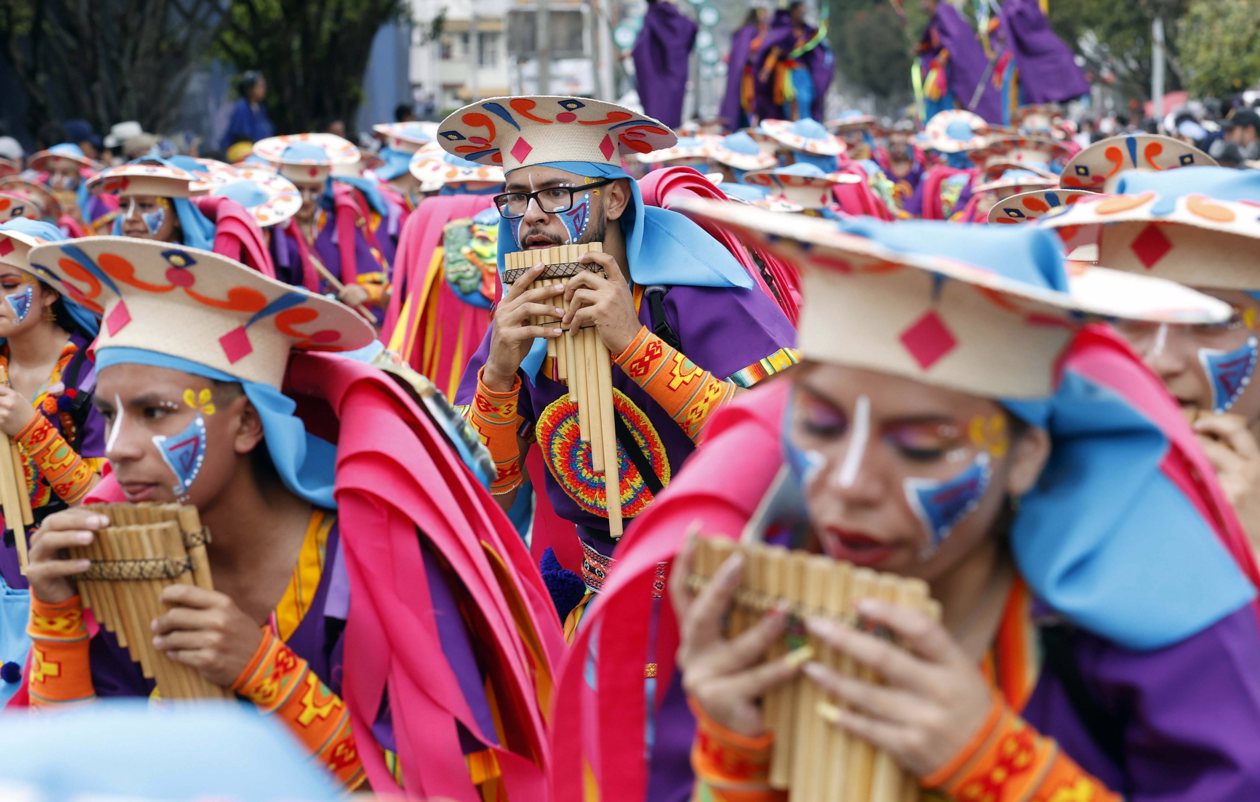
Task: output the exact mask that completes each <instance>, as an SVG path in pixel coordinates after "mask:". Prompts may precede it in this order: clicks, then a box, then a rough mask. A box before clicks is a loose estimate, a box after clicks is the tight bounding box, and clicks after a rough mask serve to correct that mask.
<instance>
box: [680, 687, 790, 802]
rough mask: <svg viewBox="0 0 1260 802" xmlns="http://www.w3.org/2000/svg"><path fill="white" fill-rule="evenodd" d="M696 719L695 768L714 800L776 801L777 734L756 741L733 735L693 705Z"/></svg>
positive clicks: (693, 754) (693, 746) (692, 708)
mask: <svg viewBox="0 0 1260 802" xmlns="http://www.w3.org/2000/svg"><path fill="white" fill-rule="evenodd" d="M689 704H690V705H691V710H692V713H693V714H694V715H695V717H696V739H695V742H694V743H693V744H692V747H691V766H692V768H693V769H694V770H695V773H696V778H697V780H698V781H699V782H700V783H703V784H704V786H705V788H706V790H707V792H708V796H709V798H712V799H714V800H730V802H734V800H754V799H756V800H763V799H764V800H772V799H779V798H786V796H783V797H780V796H776V795H775V794H778V793H780V792H775V791H773V790H772V789H771V788H770V785H769V780H770V759H771V755H772V750H773V748H774V734H773V733H770V732H767V733H765V734H763V735H760V736H758V737H755V738H750V737H748V736H746V735H741V734H739V733H737V732H733V731H731V730H729V729H727V728H726V727H723V726H722V725H721V724H718V723H717V722H716V721H714V720H713V719H711V718H710V717H709V716H708V715H707V714H706V713H705V712H704V711H703V710H701V709H700V707H699V706H698V705H696V704H695V703H694V702H689Z"/></svg>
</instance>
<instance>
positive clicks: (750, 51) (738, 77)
mask: <svg viewBox="0 0 1260 802" xmlns="http://www.w3.org/2000/svg"><path fill="white" fill-rule="evenodd" d="M766 15H767V10H766V9H764V8H754V9H752V10H751V11H749V12H748V18H747V19H745V20H744V24H743V25H742V26H740V28H739V30H737V31H735V33H734V34H732V35H731V50H730V52H729V53H728V54H727V57H726V94H725V95H724V96H723V97H722V108H721V111H720V113H719V115H718V116H719V118H720V119H721V121H722V125H723V127H725V128H726V130H727V131H738V130H740V129H741V128H746V127H748V126H749V125H751V124H752V114H753V101H754V93H755V87H754V81H755V78H756V74H757V72H756V64H757V62H758V57H759V56H760V54H761V45H762V42H763V41H764V40H765V38H766V33H767V31H768V30H769V28H768V26H767V24H766Z"/></svg>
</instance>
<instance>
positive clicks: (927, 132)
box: [923, 109, 989, 153]
mask: <svg viewBox="0 0 1260 802" xmlns="http://www.w3.org/2000/svg"><path fill="white" fill-rule="evenodd" d="M988 129H989V125H988V123H986V122H985V121H984V118H983V117H981V116H980V115H979V114H973V113H971V112H969V111H964V110H962V109H947V110H945V111H942V112H937V113H936V114H935V115H933V116H932V119H930V120H928V121H927V125H925V126H923V144H924V146H925V147H927V148H930V149H931V150H934V151H936V152H937V153H962V152H964V151H971V150H979V149H980V148H983V147H984V146H985V145H986V144H987V143H988V141H989V140H988V138H987V136H986V133H987V131H988Z"/></svg>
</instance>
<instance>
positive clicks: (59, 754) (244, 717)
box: [0, 699, 344, 802]
mask: <svg viewBox="0 0 1260 802" xmlns="http://www.w3.org/2000/svg"><path fill="white" fill-rule="evenodd" d="M251 707H252V705H248V704H231V703H224V702H220V703H217V704H216V703H209V702H206V703H202V704H189V705H178V706H168V705H152V704H150V702H149V700H148V699H144V700H139V699H133V700H125V701H123V700H108V701H106V700H101V701H97V702H93V703H92V704H91V705H87V706H84V707H76V708H74V709H73V710H62V711H58V712H57V714H56V715H43V716H21V715H18V716H0V740H3V743H4V754H5V759H4V760H3V761H0V785H3V786H5V788H6V790H8V789H12V790H13V791H14V792H15V795H16V797H20V798H23V799H27V798H29V799H35V800H70V799H88V798H96V799H117V800H121V799H133V800H134V799H153V800H157V799H161V800H166V801H167V802H192V800H204V799H222V800H233V802H281V800H304V802H336V801H337V800H341V799H343V798H344V797H343V796H342V794H341V792H340V791H339V790H338V789H337V788H336V787H335V786H334V784H333V782H332V779H331V777H330V775H329V774H328V773H327V772H326V771H325V770H324V769H323V767H322V766H320V765H318V764H317V763H315V762H313V761H312V760H311V757H310V755H309V754H307V753H306V751H305V750H304V749H303V748H302V747H301V745H300V744H299V743H298V741H297V740H295V739H294V738H293V736H291V735H290V734H289V733H288V732H287V731H286V729H285V727H284V725H283V724H282V723H280V722H279V721H277V720H276V719H275V718H274V717H269V716H261V715H259V714H258V713H257V712H256V711H255V710H252V709H250V708H251ZM66 755H74V763H73V768H71V767H70V766H68V765H67V763H66ZM139 761H143V768H142V769H141V768H139ZM24 787H25V788H29V789H30V794H29V796H28V795H27V794H23V793H21V789H23V788H24Z"/></svg>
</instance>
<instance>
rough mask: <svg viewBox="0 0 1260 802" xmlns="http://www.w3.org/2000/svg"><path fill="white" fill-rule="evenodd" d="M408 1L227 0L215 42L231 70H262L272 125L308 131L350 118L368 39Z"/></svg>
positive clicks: (399, 15)
mask: <svg viewBox="0 0 1260 802" xmlns="http://www.w3.org/2000/svg"><path fill="white" fill-rule="evenodd" d="M408 7H409V3H407V2H405V0H229V5H228V14H227V19H226V27H225V29H224V31H223V34H222V35H221V36H220V37H219V43H218V49H219V52H220V53H221V54H222V55H223V56H224V57H226V59H227V61H229V62H230V63H231V64H232V65H233V66H235V67H236V68H237V69H239V70H242V71H243V70H249V69H256V70H260V71H262V73H263V74H264V75H265V76H266V79H267V87H268V91H267V109H268V112H269V115H270V117H271V119H272V121H273V122H274V123H275V125H276V128H277V130H279V131H285V132H298V131H309V130H313V129H316V128H317V127H322V125H323V124H326V123H327V122H328V121H330V120H334V119H340V120H352V119H353V118H354V113H355V111H356V110H357V109H358V107H359V104H360V103H361V102H362V100H363V73H364V71H365V70H366V69H367V62H368V57H369V55H370V53H371V48H372V39H373V37H374V36H375V35H376V32H377V31H378V30H379V29H380V28H381V26H382V25H384V24H385V23H387V22H390V21H391V20H396V19H400V18H402V17H403V15H404V14H405V13H406V10H407V9H408Z"/></svg>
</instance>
